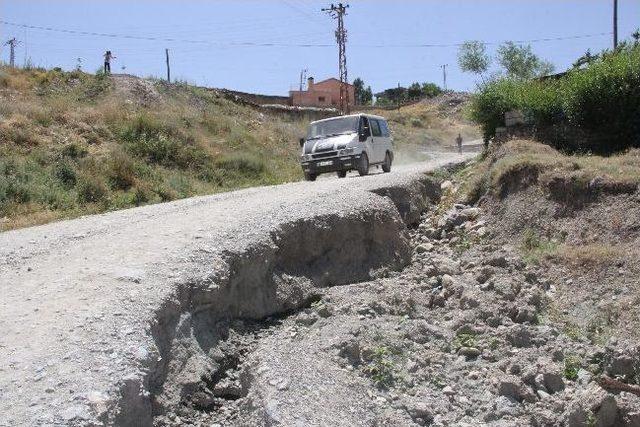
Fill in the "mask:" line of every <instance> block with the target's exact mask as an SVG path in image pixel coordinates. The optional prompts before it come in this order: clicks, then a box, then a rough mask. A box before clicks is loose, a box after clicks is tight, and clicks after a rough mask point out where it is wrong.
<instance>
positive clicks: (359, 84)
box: [353, 77, 365, 105]
mask: <svg viewBox="0 0 640 427" xmlns="http://www.w3.org/2000/svg"><path fill="white" fill-rule="evenodd" d="M353 88H354V90H355V94H356V99H355V102H356V105H361V104H363V103H364V100H363V99H362V98H363V95H364V90H365V89H364V80H362V79H361V78H360V77H358V78H356V79H355V80H354V81H353Z"/></svg>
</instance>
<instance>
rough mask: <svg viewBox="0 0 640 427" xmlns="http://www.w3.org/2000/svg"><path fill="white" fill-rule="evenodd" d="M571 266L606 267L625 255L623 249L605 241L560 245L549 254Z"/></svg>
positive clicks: (614, 263)
mask: <svg viewBox="0 0 640 427" xmlns="http://www.w3.org/2000/svg"><path fill="white" fill-rule="evenodd" d="M549 256H550V257H551V258H553V259H554V260H557V261H561V262H563V263H564V264H567V265H570V266H573V267H600V268H601V267H607V266H613V265H616V264H617V263H618V262H620V261H621V260H622V259H623V258H624V256H625V249H624V248H623V247H621V246H619V245H618V246H614V245H610V244H605V243H594V244H589V245H581V246H570V245H565V244H563V245H560V246H558V248H557V249H556V250H555V251H554V252H552V253H551V254H550V255H549Z"/></svg>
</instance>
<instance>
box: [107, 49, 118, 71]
mask: <svg viewBox="0 0 640 427" xmlns="http://www.w3.org/2000/svg"><path fill="white" fill-rule="evenodd" d="M112 59H116V57H115V56H113V54H112V53H111V51H110V50H108V51H107V52H106V53H105V54H104V73H105V74H111V60H112Z"/></svg>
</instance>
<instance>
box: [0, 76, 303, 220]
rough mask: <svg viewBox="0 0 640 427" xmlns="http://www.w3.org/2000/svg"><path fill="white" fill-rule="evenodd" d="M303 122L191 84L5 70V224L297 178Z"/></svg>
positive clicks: (0, 182) (1, 122)
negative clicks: (236, 101)
mask: <svg viewBox="0 0 640 427" xmlns="http://www.w3.org/2000/svg"><path fill="white" fill-rule="evenodd" d="M305 126H306V122H305V121H303V120H302V119H287V118H282V117H279V118H278V119H277V120H273V119H272V118H270V117H266V116H265V115H264V114H262V113H259V112H257V111H254V110H252V109H250V108H248V107H244V106H241V105H238V104H235V103H233V102H231V101H228V100H226V99H224V98H223V97H221V96H219V95H218V94H216V93H215V92H213V91H208V90H205V89H201V88H195V87H190V86H186V85H167V84H165V83H162V82H149V81H145V80H139V79H136V78H132V77H127V76H122V77H120V76H116V77H112V78H109V77H106V76H93V75H89V74H84V73H80V72H71V73H64V72H60V71H44V70H29V71H25V70H12V69H8V68H0V219H1V224H0V227H1V229H8V228H16V227H21V226H25V225H32V224H37V223H44V222H48V221H51V220H55V219H58V218H68V217H74V216H78V215H82V214H88V213H96V212H104V211H109V210H115V209H122V208H126V207H130V206H137V205H142V204H147V203H156V202H161V201H168V200H173V199H178V198H183V197H189V196H193V195H197V194H208V193H214V192H218V191H224V190H228V189H235V188H240V187H245V186H253V185H261V184H274V183H280V182H284V181H291V180H297V179H299V178H300V176H301V173H300V171H299V166H298V164H297V155H298V153H297V142H296V141H297V139H298V138H299V137H300V135H301V134H302V133H303V129H304V127H305Z"/></svg>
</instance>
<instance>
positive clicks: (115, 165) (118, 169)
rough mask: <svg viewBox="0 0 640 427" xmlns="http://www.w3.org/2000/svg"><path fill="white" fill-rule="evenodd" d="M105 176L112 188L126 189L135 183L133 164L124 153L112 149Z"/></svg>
mask: <svg viewBox="0 0 640 427" xmlns="http://www.w3.org/2000/svg"><path fill="white" fill-rule="evenodd" d="M107 177H108V179H109V182H110V184H111V187H112V188H114V189H118V190H128V189H129V188H131V187H133V185H134V184H135V183H136V171H135V164H134V163H133V161H132V160H131V158H130V157H129V156H128V155H127V154H126V153H123V152H122V151H119V150H114V151H112V152H111V155H110V157H109V160H108V161H107Z"/></svg>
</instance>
